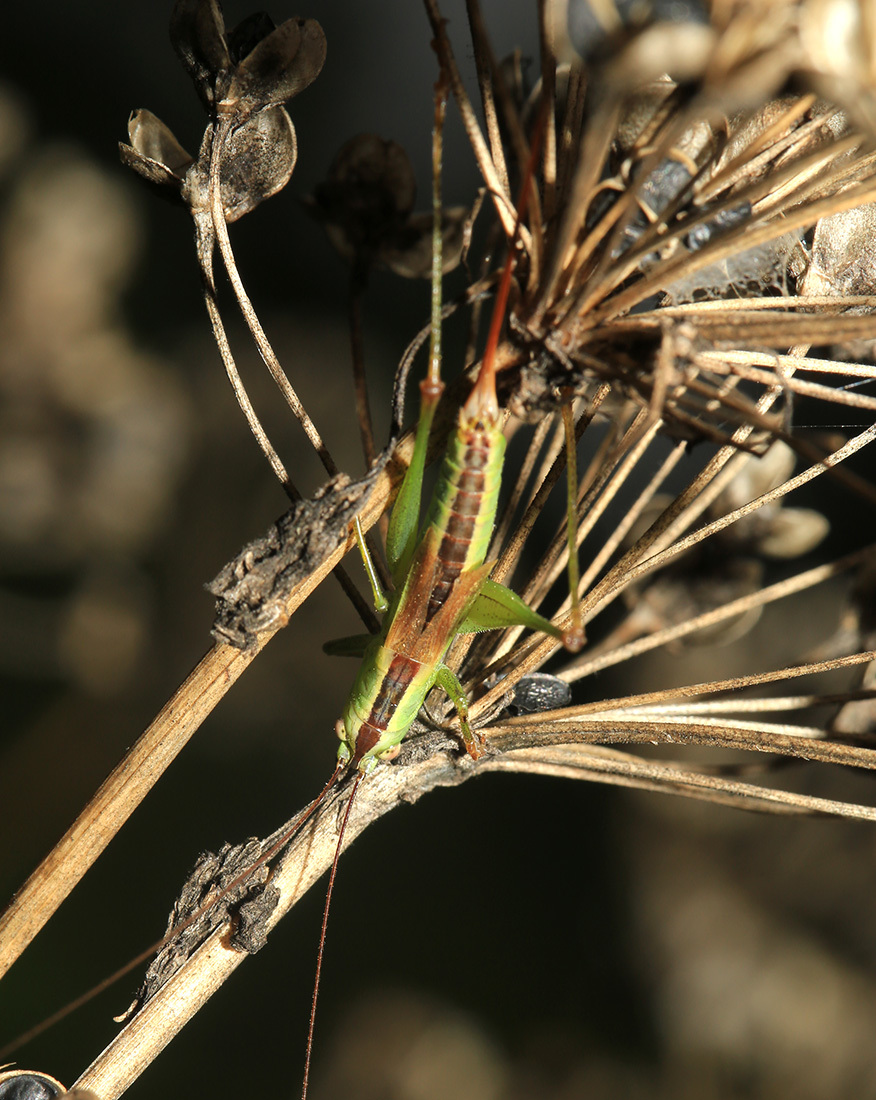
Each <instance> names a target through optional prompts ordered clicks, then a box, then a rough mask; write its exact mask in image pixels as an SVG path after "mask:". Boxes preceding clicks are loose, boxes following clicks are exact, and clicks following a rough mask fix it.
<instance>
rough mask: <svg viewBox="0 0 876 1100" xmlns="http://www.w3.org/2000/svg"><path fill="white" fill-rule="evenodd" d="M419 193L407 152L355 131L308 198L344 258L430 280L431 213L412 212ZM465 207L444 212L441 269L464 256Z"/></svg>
mask: <svg viewBox="0 0 876 1100" xmlns="http://www.w3.org/2000/svg"><path fill="white" fill-rule="evenodd" d="M416 194H417V184H416V180H415V178H414V170H413V168H412V167H411V162H410V160H409V159H408V155H407V153H406V152H405V150H404V149H403V148H402V146H401V145H399V144H398V143H397V142H395V141H387V140H385V139H384V138H381V137H378V136H377V135H376V134H357V135H356V137H353V138H351V139H350V140H349V141H348V142H346V143H345V144H344V145H343V146H342V147H341V148H340V150H339V151H338V153H337V155H336V156H335V159H334V160H333V161H332V164H331V167H330V168H329V171H328V176H327V177H326V179H325V181H324V182H323V183H320V184H319V185H318V186H317V187H316V189H315V191H314V194H313V197H312V198H311V199H310V200H308V208H309V209H310V211H311V213H312V214H313V216H314V217H315V218H317V219H318V220H319V221H321V222H322V223H323V225H324V226H325V230H326V233H327V234H328V237H329V240H330V241H331V242H332V244H333V245H334V247H335V248H336V249H337V250H338V252H339V253H340V254H341V255H342V256H343V257H344V259H346V260H348V261H350V262H351V263H356V264H361V265H363V266H364V267H365V268H368V267H370V266H371V265H372V264H374V263H381V264H384V265H385V266H386V267H388V268H390V270H392V271H394V272H395V273H396V274H397V275H403V276H406V277H407V278H428V277H429V274H430V271H431V264H432V214H431V212H426V213H422V214H419V213H418V214H414V213H412V211H413V207H414V200H415V198H416ZM468 216H469V211H468V209H467V208H466V207H452V208H450V209H445V210H444V211H442V231H443V238H444V253H443V257H444V263H443V266H444V271H445V272H448V271H452V270H453V268H455V267H456V266H457V264H458V263H459V260H460V256H461V254H462V247H463V239H464V227H465V223H466V219H467V218H468Z"/></svg>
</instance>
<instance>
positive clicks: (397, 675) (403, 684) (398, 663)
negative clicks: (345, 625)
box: [357, 653, 422, 746]
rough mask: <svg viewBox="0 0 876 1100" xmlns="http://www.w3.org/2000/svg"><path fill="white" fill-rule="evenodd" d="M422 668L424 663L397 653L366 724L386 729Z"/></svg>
mask: <svg viewBox="0 0 876 1100" xmlns="http://www.w3.org/2000/svg"><path fill="white" fill-rule="evenodd" d="M420 668H422V665H421V664H420V662H419V661H414V660H412V659H411V658H410V657H405V656H403V655H402V654H401V653H396V654H395V656H394V657H393V658H392V662H391V664H390V666H389V669H388V671H387V673H386V675H385V676H384V677H383V680H382V681H381V684H380V690H379V691H378V693H377V698H376V699H375V700H374V702H373V703H372V704H371V711H370V712H369V714H368V717H367V718H366V719H365V723H364V724H365V725H367V726H372V727H373V728H374V729H378V730H385V729H386V727H387V726H388V725H389V723H390V722H391V721H392V716H393V714H394V713H395V711H396V708H397V707H398V704H399V702H400V701H401V699H402V698H403V697H404V694H405V692H406V691H407V690H408V688H409V687H410V686H411V683H412V681H413V679H414V677H415V676H416V675H417V672H418V671H419V669H420ZM357 746H358V742H357Z"/></svg>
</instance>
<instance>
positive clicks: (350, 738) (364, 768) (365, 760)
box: [335, 716, 399, 778]
mask: <svg viewBox="0 0 876 1100" xmlns="http://www.w3.org/2000/svg"><path fill="white" fill-rule="evenodd" d="M348 725H349V727H351V728H348ZM335 733H337V735H338V737H339V738H340V739H341V743H340V745H339V746H338V767H339V768H346V767H347V766H348V765H351V766H352V767H354V768H356V770H357V771H358V772H359V774H360V775H361V776H362V777H363V778H364V777H365V776H366V775H371V773H372V772H373V771H374V769H375V768H376V767H377V765H378V764H379V763H381V761H388V760H391V759H392V758H393V757H394V756H396V755H397V754H398V750H399V746H398V737H397V736H395V735H392V736H390V735H389V734H387V732H386V731H384V730H379V729H377V728H376V727H374V726H372V725H369V724H368V723H367V722H358V721H357V720H356V719H355V717H349V716H348V717H347V718H339V719H338V721H337V722H336V723H335Z"/></svg>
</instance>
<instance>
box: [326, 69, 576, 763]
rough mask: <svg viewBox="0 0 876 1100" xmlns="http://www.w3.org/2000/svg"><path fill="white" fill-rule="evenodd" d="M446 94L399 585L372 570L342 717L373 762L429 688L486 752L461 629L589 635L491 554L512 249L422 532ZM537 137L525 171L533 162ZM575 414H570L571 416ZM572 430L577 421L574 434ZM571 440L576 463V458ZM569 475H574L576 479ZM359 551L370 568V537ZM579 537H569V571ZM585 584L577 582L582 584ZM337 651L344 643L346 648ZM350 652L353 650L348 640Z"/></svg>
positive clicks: (436, 390)
mask: <svg viewBox="0 0 876 1100" xmlns="http://www.w3.org/2000/svg"><path fill="white" fill-rule="evenodd" d="M444 94H446V92H445V91H444V90H443V88H442V84H441V82H440V81H439V85H438V87H437V88H436V95H437V98H436V128H435V135H434V138H433V184H434V187H433V208H434V213H435V218H434V225H433V237H432V249H433V258H432V261H433V262H432V325H431V330H432V331H431V350H430V367H429V374H428V376H427V378H426V380H425V381H424V382H422V383H421V384H420V398H421V403H420V419H419V422H418V424H417V432H416V437H415V441H414V452H413V456H412V459H411V464H410V466H409V467H408V470H407V473H406V474H405V478H404V480H403V482H402V487H401V490H400V492H399V495H398V498H397V500H396V502H395V505H394V507H393V510H392V516H391V519H390V524H389V530H388V534H387V546H386V551H387V558H388V560H389V565H390V570H391V574H392V580H393V584H394V587H395V594H394V596H393V598H392V600H391V601H390V602H388V603H387V601H386V600H385V598H384V597H383V595H382V593H380V592H379V589H378V588H377V585H376V582H375V581H374V580H373V577H374V573H373V568H370V569H369V573H370V574H371V576H372V585H373V587H374V593H375V602H376V604H377V606H378V610H382V609H384V608H385V609H386V615H385V617H384V621H383V625H382V628H381V630H380V633H379V634H377V636H376V637H375V638H373V639H370V640H368V641H367V643H366V644H365V645H364V647H360V649H359V652H360V653H361V655H362V658H363V660H362V664H361V666H360V668H359V672H358V674H357V676H356V680H355V682H354V684H353V689H352V691H351V693H350V697H349V699H348V701H347V705H346V707H345V709H344V713H343V717H342V718H341V720H340V721H339V722H338V723H337V727H336V729H337V734H338V737H339V738H340V739H341V745H340V748H339V750H338V764H339V766H345V765H347V764H350V765H352V766H354V767H356V768H357V769H358V771H359V773H360V775H367V774H368V773H369V772H371V771H372V770H373V769H374V767H375V766H376V765H377V763H378V761H380V760H387V759H390V758H391V757H392V756H393V755H395V753H396V752H397V751H398V746H399V745H400V744H401V742H402V741H403V740H404V738H405V736H406V734H407V732H408V730H409V729H410V728H411V725H412V724H413V722H414V720H415V718H416V717H417V714H418V712H419V711H420V708H421V707H422V706H423V704H424V702H425V700H426V696H427V695H428V694H429V692H430V691H431V690H432V688H433V687H436V686H438V687H441V688H443V689H444V691H446V692H447V694H448V695H449V696H450V698H451V699H452V701H453V703H454V704H455V706H456V709H457V713H458V715H459V718H460V724H461V726H462V735H463V739H464V741H465V746H466V748H467V750H468V752H469V753H470V755H471V756H472V757H474V758H475V759H476V758H477V756H478V755H479V752H478V748H477V746H476V744H475V738H474V735H473V734H472V731H471V727H470V725H469V722H468V703H467V701H466V697H465V692H464V691H463V688H462V685H461V684H460V683H459V681H458V680H457V678H456V676H455V675H454V674H453V672H452V671H451V670H450V669H449V668H448V667H447V665H445V664H444V657H445V655H446V653H447V650H448V649H449V648H450V644H451V642H452V641H453V639H454V638H455V637H456V635H457V634H461V633H468V632H472V631H481V630H493V629H498V628H500V627H506V626H527V627H529V628H530V629H533V630H541V631H544V632H545V633H547V634H550V635H552V636H553V637H555V638H559V639H561V640H562V641H563V643H564V644H565V645H566V646H567V648H569V649H578V648H580V646H581V645H582V644H583V633H582V631H581V629H580V624H579V623H578V622H577V617H576V619H575V621H574V623H573V626H572V628H571V629H570V630H569V631H568V632H566V633H565V634H564V633H563V632H562V631H561V630H560V629H559V628H558V627H556V626H554V625H553V623H551V622H550V621H549V620H547V619H545V618H543V617H542V616H541V615H538V614H537V613H536V612H534V611H533V610H532V609H531V608H529V607H527V605H526V604H525V603H524V602H523V600H521V599H520V597H519V596H516V595H515V594H514V593H513V592H512V591H511V590H510V589H508V588H505V587H504V586H502V585H501V584H498V583H496V582H495V581H492V580H490V579H489V575H490V572H491V570H492V568H493V565H494V563H493V562H488V561H487V560H486V558H487V553H488V551H489V544H490V537H491V535H492V531H493V525H494V523H495V519H496V509H497V506H498V499H499V491H500V488H501V483H502V467H503V463H504V457H505V438H504V436H503V434H502V420H503V418H502V414H501V412H500V410H499V404H498V401H497V398H496V349H497V347H498V343H499V331H500V329H501V326H502V321H503V315H504V311H505V307H506V305H507V302H508V296H509V292H510V288H511V275H512V268H513V261H512V254H513V248H511V249H509V254H508V259H507V261H506V263H505V267H504V270H503V272H502V278H501V281H500V285H499V290H498V293H497V296H496V303H495V309H494V313H493V319H492V323H491V325H490V332H489V336H488V339H487V345H486V350H485V352H484V358H483V361H482V363H481V368H480V372H479V374H478V377H477V380H476V382H475V384H474V387H473V389H472V391H471V394H470V395H469V397H468V400H467V401H466V402H465V404H464V405H463V406H462V408H461V409H460V411H459V417H458V421H457V424H456V428H455V430H454V431H453V433H452V434H451V436H450V439H449V441H448V445H447V451H446V453H445V456H444V462H443V465H442V467H441V472H440V474H439V477H438V482H437V484H436V486H435V490H434V492H433V494H432V500H431V503H430V505H429V508H428V510H427V513H426V519H425V522H424V525H423V528H422V530H421V531H418V526H419V514H420V498H421V490H422V481H423V471H424V469H425V464H426V451H427V448H428V443H429V434H430V432H431V428H432V421H433V419H434V415H435V409H436V407H437V405H438V402H439V400H440V397H441V394H442V392H443V389H444V387H443V384H442V382H441V380H440V358H441V356H440V334H441V274H442V266H441V201H440V186H439V179H440V131H441V123H442V121H443V109H444V108H443V100H442V99H441V96H442V95H444ZM535 148H537V142H536V143H535V146H534V149H533V152H532V154H531V157H530V164H529V166H528V167H527V171H526V173H525V178H526V179H527V180H529V179H530V178H531V176H532V172H533V169H534V164H535ZM527 193H528V183H527V184H526V185H524V187H523V189H522V198H521V201H520V207H519V209H518V220H519V219H520V218H521V217H522V215H523V213H524V210H525V206H526V197H527ZM570 423H571V421H569V424H570ZM569 430H570V428H569V427H568V425H567V438H569V436H568V432H569ZM572 449H573V448H570V455H569V459H570V473H571V470H572V468H573V466H572V458H573V455H572V453H571V451H572ZM570 483H571V481H570ZM359 545H360V549H361V550H362V553H363V556H364V557H365V562H366V566H369V565H370V563H369V560H368V556H367V551H366V550H365V546H364V542H363V541H362V539H361V536H360V540H359ZM573 548H574V540H573V539H572V540H571V541H570V575H572V576H573V577H577V573H576V572H575V573H571V570H572V564H571V563H572V558H573ZM573 588H575V589H576V588H577V583H574V584H573ZM337 651H341V650H340V649H337ZM345 651H346V652H348V653H349V652H352V651H353V649H352V647H350V646H347V647H345Z"/></svg>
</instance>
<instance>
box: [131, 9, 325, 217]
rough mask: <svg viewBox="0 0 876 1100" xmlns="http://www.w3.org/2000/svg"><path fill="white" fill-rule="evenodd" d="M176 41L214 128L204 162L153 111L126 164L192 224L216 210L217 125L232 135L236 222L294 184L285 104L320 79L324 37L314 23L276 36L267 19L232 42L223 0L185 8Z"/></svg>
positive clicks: (229, 162) (226, 191) (225, 166)
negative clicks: (212, 182) (164, 192)
mask: <svg viewBox="0 0 876 1100" xmlns="http://www.w3.org/2000/svg"><path fill="white" fill-rule="evenodd" d="M171 38H172V40H173V43H174V46H175V48H176V50H177V53H178V54H179V55H180V57H181V58H182V61H183V64H184V65H185V66H186V68H187V69H188V71H189V74H190V76H191V77H192V80H193V81H194V84H195V87H196V89H197V91H198V94H199V96H200V97H201V100H202V102H203V103H204V105H205V107H206V108H207V110H208V112H209V113H210V115H211V118H212V119H213V121H212V122H211V123H210V125H209V126H208V127H207V129H206V131H205V133H204V137H203V140H202V142H201V148H200V151H199V154H198V156H197V158H195V157H192V156H191V155H190V154H189V153H187V152H186V150H185V149H184V148H183V147H182V145H181V144H180V143H179V142H178V141H177V139H176V137H175V136H174V135H173V133H172V132H171V131H170V129H169V128H168V127H167V126H166V125H165V124H164V123H163V122H162V121H161V120H160V119H158V118H156V116H155V115H153V114H152V113H151V111H147V110H144V109H141V110H139V111H135V112H134V113H133V114H132V115H131V118H130V119H129V121H128V136H129V138H130V141H131V144H130V145H124V144H120V146H119V151H120V153H121V158H122V161H123V162H124V163H125V164H127V165H129V167H131V168H133V169H134V171H135V172H137V173H138V174H139V175H141V176H142V177H143V178H144V179H146V180H148V181H149V182H150V183H153V184H157V185H159V186H161V187H162V188H167V189H169V190H170V191H171V192H173V193H174V194H175V195H176V196H178V197H179V198H180V199H181V200H182V201H183V203H184V204H185V205H186V206H187V207H188V208H189V209H190V211H191V212H192V214H193V215H194V216H197V215H198V213H199V212H201V211H205V210H206V208H207V207H208V206H209V194H208V191H209V176H210V161H211V155H212V150H213V143H214V141H215V140H216V135H217V125H218V120H220V119H221V120H223V121H224V123H225V124H226V126H227V129H226V130H225V131H224V137H223V141H222V147H221V152H220V157H219V161H220V163H219V181H220V194H221V200H222V208H223V211H224V214H225V220H226V221H228V222H233V221H236V220H237V219H238V218H240V217H242V216H243V215H244V214H247V213H249V212H250V211H251V210H253V209H254V208H255V207H256V206H258V204H259V203H260V202H262V201H263V200H264V199H267V198H270V196H271V195H274V194H276V193H277V192H278V191H280V190H281V189H282V188H283V187H285V185H286V184H287V183H288V181H289V178H290V176H291V175H292V172H293V170H294V168H295V162H296V159H297V156H298V145H297V141H296V138H295V127H294V126H293V125H292V120H291V119H290V118H289V115H288V114H287V112H286V110H285V108H284V107H282V106H281V104H282V103H283V102H285V101H286V100H287V99H290V98H291V97H292V96H294V95H297V94H298V92H300V91H302V90H303V89H304V88H306V87H307V85H308V84H310V83H311V82H312V81H313V80H315V79H316V77H317V76H318V75H319V71H320V69H321V68H322V65H323V62H324V60H325V36H324V34H323V32H322V29H321V28H320V26H319V24H318V23H316V22H315V21H314V20H312V19H288V20H286V22H285V23H282V24H280V26H279V27H275V26H274V24H273V22H272V21H271V20H270V18H269V17H268V16H267V15H264V14H263V13H259V14H257V15H254V16H250V17H248V18H247V19H245V20H244V21H243V22H242V23H241V24H240V25H239V26H238V27H236V28H235V29H234V30H233V31H230V32H228V33H227V34H226V32H225V29H224V24H223V22H222V14H221V10H220V8H219V5H218V3H216V2H215V0H180V2H178V3H177V5H176V7H175V8H174V12H173V16H172V17H171Z"/></svg>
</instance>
